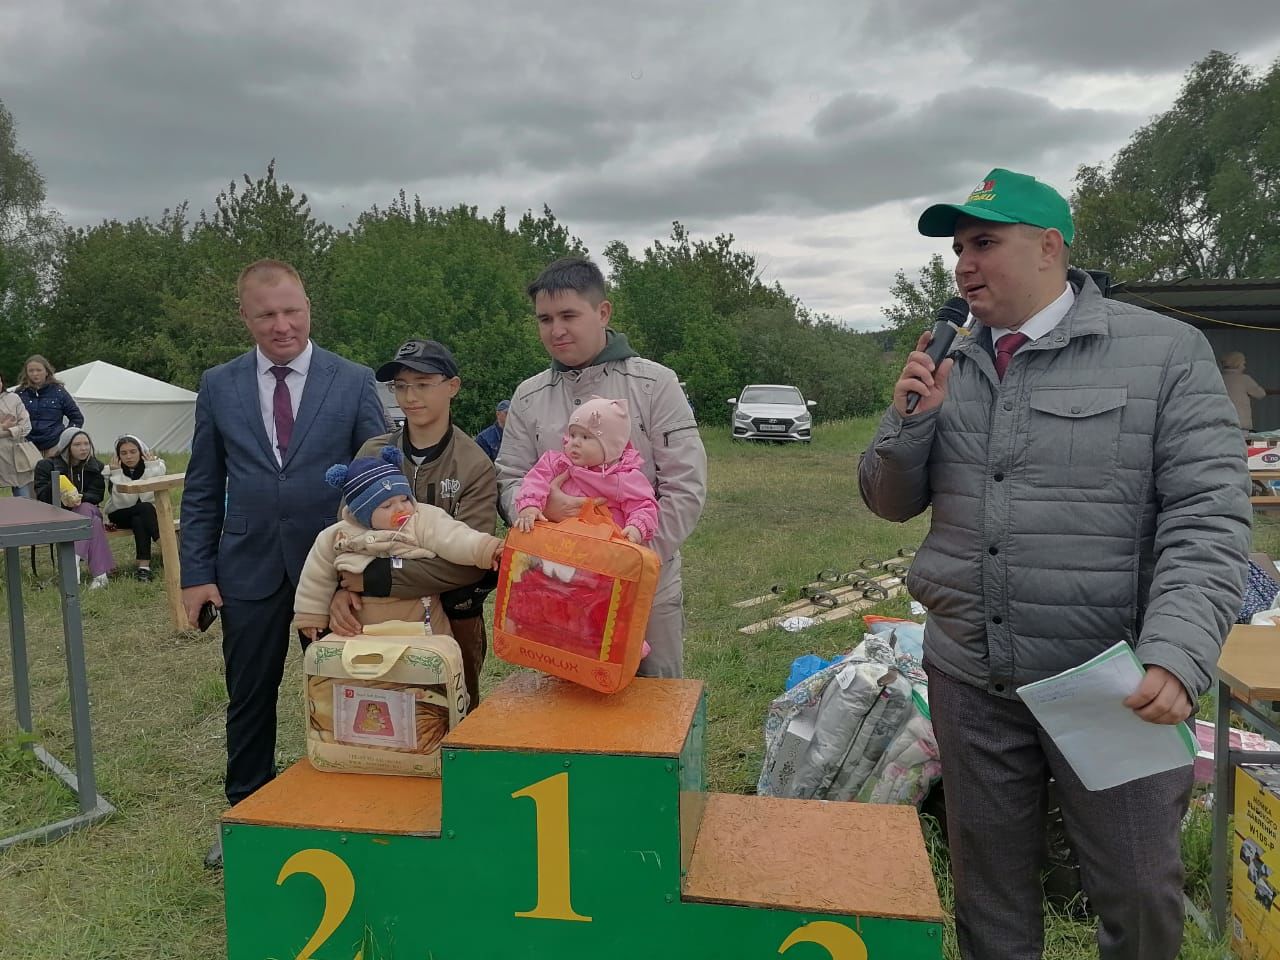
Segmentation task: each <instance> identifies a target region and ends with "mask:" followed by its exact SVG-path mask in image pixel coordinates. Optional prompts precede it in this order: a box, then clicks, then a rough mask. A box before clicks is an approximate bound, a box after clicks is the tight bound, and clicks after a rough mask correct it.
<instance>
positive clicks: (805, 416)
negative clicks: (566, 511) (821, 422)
mask: <svg viewBox="0 0 1280 960" xmlns="http://www.w3.org/2000/svg"><path fill="white" fill-rule="evenodd" d="M812 419H813V417H812V416H811V415H810V414H807V413H802V414H800V416H798V417H796V423H808V422H809V421H810V420H812Z"/></svg>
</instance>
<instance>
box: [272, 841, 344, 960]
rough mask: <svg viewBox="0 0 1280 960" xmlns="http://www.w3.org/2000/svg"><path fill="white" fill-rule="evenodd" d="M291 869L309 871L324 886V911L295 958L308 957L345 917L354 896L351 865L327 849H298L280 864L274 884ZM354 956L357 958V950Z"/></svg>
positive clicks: (290, 872) (280, 881) (289, 872)
mask: <svg viewBox="0 0 1280 960" xmlns="http://www.w3.org/2000/svg"><path fill="white" fill-rule="evenodd" d="M295 873H306V874H310V875H311V876H313V877H315V878H316V879H317V880H319V881H320V886H321V887H323V888H324V915H323V916H321V917H320V926H318V927H316V932H315V933H313V934H312V935H311V939H310V940H308V941H307V945H306V946H305V947H303V948H302V952H301V953H299V954H298V956H297V957H296V958H295V960H312V956H313V955H314V954H315V951H316V950H319V949H320V948H321V947H323V946H324V944H325V941H326V940H328V939H329V938H330V937H331V936H333V932H334V931H335V930H337V929H338V927H340V926H342V921H343V920H345V919H346V918H347V911H349V910H350V909H351V904H352V902H353V901H354V900H355V898H356V878H355V877H353V876H352V875H351V868H350V867H348V866H347V865H346V863H345V862H343V860H342V858H341V857H339V856H337V855H336V854H333V853H330V852H329V851H328V850H314V849H313V850H299V851H298V852H297V853H295V854H294V855H293V856H292V857H290V858H289V859H288V860H286V861H285V862H284V866H283V867H281V868H280V876H278V877H276V886H280V885H281V884H282V883H284V882H285V881H286V880H288V879H289V878H290V877H292V876H293V875H294V874H295ZM356 956H357V960H359V954H357V955H356Z"/></svg>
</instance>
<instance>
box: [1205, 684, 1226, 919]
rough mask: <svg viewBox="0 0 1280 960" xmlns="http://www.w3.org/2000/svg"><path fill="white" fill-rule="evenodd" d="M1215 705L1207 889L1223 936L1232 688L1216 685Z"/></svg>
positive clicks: (1214, 916)
mask: <svg viewBox="0 0 1280 960" xmlns="http://www.w3.org/2000/svg"><path fill="white" fill-rule="evenodd" d="M1216 706H1217V709H1216V710H1215V711H1214V718H1215V724H1216V725H1215V726H1214V730H1213V846H1212V848H1211V849H1212V852H1211V854H1210V862H1211V866H1212V870H1211V873H1210V881H1209V892H1210V896H1211V898H1212V908H1213V925H1214V932H1215V933H1216V934H1217V935H1218V936H1222V934H1223V932H1224V931H1225V930H1226V928H1227V864H1228V862H1229V861H1228V859H1227V840H1228V837H1227V817H1228V816H1229V815H1230V813H1231V688H1230V687H1229V686H1228V685H1227V684H1225V683H1222V682H1219V683H1218V686H1217V705H1216Z"/></svg>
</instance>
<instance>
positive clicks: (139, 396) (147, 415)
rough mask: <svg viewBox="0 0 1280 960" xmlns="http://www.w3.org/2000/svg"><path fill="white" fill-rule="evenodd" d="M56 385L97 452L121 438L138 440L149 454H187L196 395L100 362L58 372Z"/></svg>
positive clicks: (108, 447)
mask: <svg viewBox="0 0 1280 960" xmlns="http://www.w3.org/2000/svg"><path fill="white" fill-rule="evenodd" d="M58 379H59V380H61V381H62V382H63V384H65V385H66V388H67V390H69V391H70V392H71V395H72V396H73V397H75V398H76V403H78V404H79V405H80V409H81V411H83V412H84V429H85V431H86V432H87V433H88V434H89V436H91V437H93V443H94V446H96V447H97V448H98V450H100V451H104V452H105V451H108V450H110V449H111V448H112V446H113V445H114V443H115V439H116V437H118V436H120V434H122V433H132V434H134V435H136V436H138V437H140V438H141V439H142V441H143V442H144V443H146V444H148V445H149V446H150V447H151V449H153V450H163V451H165V452H167V453H178V452H181V451H186V450H190V449H191V435H192V434H193V433H194V432H195V422H196V395H195V394H194V393H192V392H191V391H190V390H184V389H183V388H182V387H175V386H174V385H173V384H171V383H165V382H164V381H163V380H156V379H153V378H152V377H147V376H143V375H142V374H141V373H134V372H133V371H132V370H126V369H124V368H123V367H117V366H115V365H113V364H110V363H106V362H104V361H102V360H94V361H93V362H92V363H83V364H81V365H80V366H78V367H72V368H71V369H70V370H59V371H58Z"/></svg>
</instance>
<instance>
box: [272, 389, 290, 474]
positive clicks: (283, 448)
mask: <svg viewBox="0 0 1280 960" xmlns="http://www.w3.org/2000/svg"><path fill="white" fill-rule="evenodd" d="M271 372H272V373H273V374H274V375H275V378H276V392H275V396H274V397H272V399H271V409H272V412H273V413H274V414H275V417H276V449H278V450H279V451H280V459H281V461H283V460H284V455H285V453H286V452H288V450H289V441H290V440H292V439H293V397H292V396H290V394H289V385H288V384H287V383H285V382H284V378H285V377H287V376H288V375H289V373H290V368H289V367H272V368H271Z"/></svg>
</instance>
